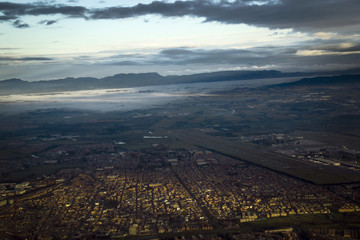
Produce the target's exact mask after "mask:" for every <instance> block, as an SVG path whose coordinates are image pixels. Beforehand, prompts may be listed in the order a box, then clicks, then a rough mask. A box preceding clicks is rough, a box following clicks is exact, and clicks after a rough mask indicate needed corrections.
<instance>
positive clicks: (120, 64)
mask: <svg viewBox="0 0 360 240" xmlns="http://www.w3.org/2000/svg"><path fill="white" fill-rule="evenodd" d="M110 65H118V66H136V65H141V63H139V62H135V61H118V62H112V63H111V64H110Z"/></svg>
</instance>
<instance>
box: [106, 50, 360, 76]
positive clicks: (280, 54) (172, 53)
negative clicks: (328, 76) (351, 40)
mask: <svg viewBox="0 0 360 240" xmlns="http://www.w3.org/2000/svg"><path fill="white" fill-rule="evenodd" d="M339 46H340V47H339ZM341 46H342V47H341ZM346 46H348V48H345V47H346ZM321 47H322V49H321ZM357 47H358V46H355V45H353V44H338V45H333V46H332V48H331V46H328V47H327V48H326V50H325V45H318V48H316V50H325V51H326V52H325V54H321V52H320V53H318V52H314V54H313V55H312V54H311V51H310V52H307V53H306V54H299V52H301V50H311V49H312V46H310V45H308V46H306V45H305V46H302V47H301V48H299V47H298V46H290V47H286V48H283V47H280V46H266V47H255V48H250V49H213V50H205V49H190V48H188V49H184V48H170V49H163V50H161V51H159V52H158V53H157V54H153V55H148V56H147V58H144V59H137V60H136V61H127V60H124V61H117V60H115V57H114V60H111V61H109V62H107V63H105V64H110V65H117V64H118V65H136V64H137V65H142V66H163V67H167V66H182V67H186V68H191V67H194V66H197V67H202V68H204V67H209V68H212V67H215V68H216V67H222V68H229V67H230V68H231V67H243V68H252V67H254V66H256V67H262V68H266V67H267V68H275V69H286V68H287V70H289V69H291V68H292V67H294V66H295V67H297V70H301V69H311V68H314V67H315V66H316V67H319V69H323V68H326V67H327V66H329V67H328V68H331V66H335V65H339V64H341V65H342V66H348V67H349V68H352V67H360V64H359V63H360V54H359V53H358V52H356V49H357ZM342 51H343V52H342ZM352 52H353V53H352ZM108 60H110V59H108ZM269 66H271V67H269Z"/></svg>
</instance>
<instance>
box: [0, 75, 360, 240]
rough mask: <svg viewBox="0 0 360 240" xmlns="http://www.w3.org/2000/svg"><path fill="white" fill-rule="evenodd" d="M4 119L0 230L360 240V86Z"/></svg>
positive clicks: (0, 124)
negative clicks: (129, 108)
mask: <svg viewBox="0 0 360 240" xmlns="http://www.w3.org/2000/svg"><path fill="white" fill-rule="evenodd" d="M359 80H360V79H359V77H358V76H356V75H355V76H350V77H349V76H347V77H345V78H344V77H337V78H336V77H333V78H330V77H329V78H317V79H313V80H303V81H300V82H296V83H288V84H279V85H271V86H265V87H258V88H237V89H233V90H229V91H221V92H214V93H212V94H208V95H205V96H197V97H188V98H186V99H183V100H178V101H174V102H171V103H168V104H165V105H159V106H157V107H153V108H150V109H142V110H134V111H127V112H114V111H113V112H103V113H101V112H95V111H84V110H67V109H59V108H56V109H39V110H36V111H30V112H22V113H12V114H10V113H2V115H1V118H0V134H1V138H0V181H1V183H0V193H1V197H0V238H3V239H101V238H103V239H108V238H126V239H141V238H143V239H154V238H158V239H174V238H176V237H177V238H181V237H183V238H186V239H343V238H345V237H346V238H347V239H349V238H350V237H351V238H354V239H359V238H360V237H359V229H360V207H359V206H360V200H359V199H360V147H359V146H360V145H359V143H360V124H359V123H360V99H359V96H360V81H359Z"/></svg>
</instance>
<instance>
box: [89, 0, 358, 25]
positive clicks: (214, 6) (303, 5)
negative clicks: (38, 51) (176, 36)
mask: <svg viewBox="0 0 360 240" xmlns="http://www.w3.org/2000/svg"><path fill="white" fill-rule="evenodd" d="M359 12H360V2H359V1H358V0H336V1H335V0H302V1H298V0H280V1H263V4H262V5H256V4H251V2H250V1H244V0H236V1H233V2H229V1H225V0H223V1H220V2H214V1H211V0H199V1H176V2H174V3H167V2H161V1H154V2H152V3H150V4H138V5H136V6H133V7H111V8H105V9H96V10H93V11H92V12H91V14H90V18H92V19H121V18H128V17H136V16H140V15H146V14H157V15H160V16H163V17H181V16H194V17H201V18H205V21H206V22H221V23H227V24H240V23H245V24H249V25H255V26H261V27H268V28H281V29H282V28H296V29H323V28H334V27H341V28H343V27H344V26H353V25H360V14H359Z"/></svg>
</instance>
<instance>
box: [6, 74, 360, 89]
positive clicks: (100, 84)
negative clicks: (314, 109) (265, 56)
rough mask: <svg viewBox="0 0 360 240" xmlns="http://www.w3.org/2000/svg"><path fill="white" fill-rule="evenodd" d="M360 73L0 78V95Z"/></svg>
mask: <svg viewBox="0 0 360 240" xmlns="http://www.w3.org/2000/svg"><path fill="white" fill-rule="evenodd" d="M342 73H360V69H354V70H349V71H344V72H312V73H303V72H290V73H284V72H280V71H276V70H263V71H221V72H211V73H199V74H193V75H181V76H162V75H160V74H158V73H154V72H150V73H137V74H135V73H128V74H125V73H122V74H116V75H113V76H108V77H104V78H93V77H80V78H72V77H68V78H64V79H58V80H47V81H46V80H44V81H35V82H27V81H23V80H21V79H16V78H15V79H8V80H3V81H0V94H2V95H7V94H20V93H35V92H40V93H41V92H58V91H75V90H93V89H111V88H131V87H141V86H154V85H168V84H180V83H198V82H217V81H235V80H251V79H260V78H282V77H312V76H318V75H324V74H329V75H332V74H342Z"/></svg>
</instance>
